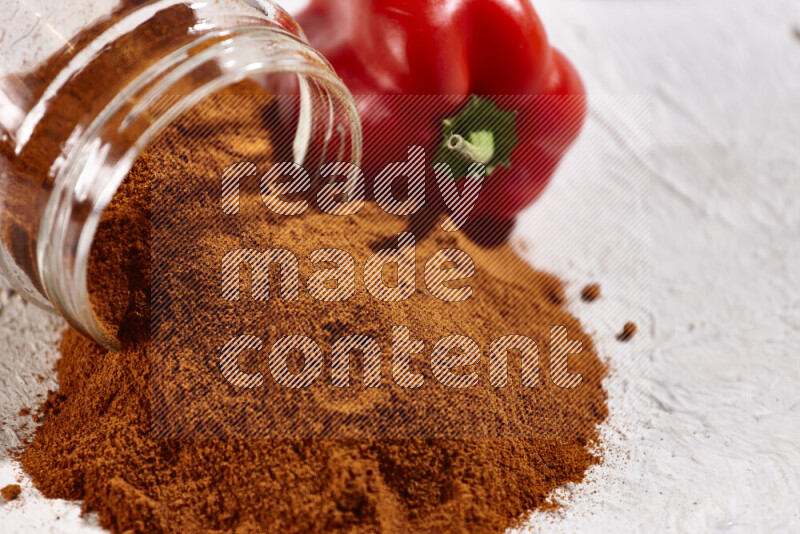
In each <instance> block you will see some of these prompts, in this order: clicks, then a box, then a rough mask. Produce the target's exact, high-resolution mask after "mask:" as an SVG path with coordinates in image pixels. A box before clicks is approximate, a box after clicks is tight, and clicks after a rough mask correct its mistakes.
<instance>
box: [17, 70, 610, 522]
mask: <svg viewBox="0 0 800 534" xmlns="http://www.w3.org/2000/svg"><path fill="white" fill-rule="evenodd" d="M244 89H246V87H245V88H244ZM242 90H243V87H242V86H240V87H238V88H236V89H234V90H232V91H234V92H241V91H242ZM224 101H225V100H224V99H222V100H215V99H213V98H212V99H210V100H208V101H207V102H205V103H204V104H203V105H201V107H200V108H199V109H196V110H194V111H193V112H192V113H190V114H189V115H188V118H186V121H188V122H184V123H183V124H182V123H181V121H178V122H177V123H176V124H175V125H173V126H172V127H170V128H168V129H167V130H166V131H165V132H164V134H163V135H162V136H161V138H160V139H159V140H157V141H156V142H155V143H154V144H153V146H152V147H151V148H150V149H148V150H147V151H146V152H145V153H144V154H142V156H141V157H140V159H139V160H138V161H137V163H136V164H135V165H134V167H133V169H132V171H131V173H130V175H129V177H128V179H127V180H126V182H125V184H123V186H122V188H121V189H120V191H119V193H118V194H117V197H116V198H115V200H114V202H113V203H112V205H111V206H110V208H109V209H108V210H107V212H106V214H105V215H104V218H103V221H102V223H101V226H100V229H99V231H98V235H97V238H96V241H95V248H94V251H93V254H92V258H91V268H90V294H91V296H92V300H93V302H95V304H96V312H97V314H98V316H99V317H100V318H101V320H102V321H103V322H104V323H105V324H107V325H109V328H115V326H114V325H116V324H121V325H122V326H121V328H120V330H119V337H120V339H121V342H122V345H123V350H122V351H121V352H119V353H110V352H107V351H105V350H103V349H102V348H100V347H98V346H97V345H95V344H94V343H93V342H91V341H89V340H87V339H84V338H83V337H81V336H80V335H79V334H78V333H77V332H75V331H74V330H68V331H67V332H66V333H65V334H64V337H63V341H62V345H61V353H62V358H61V360H60V362H59V364H58V377H59V381H60V391H59V392H57V393H53V394H51V395H50V397H49V398H48V400H47V402H46V403H45V405H44V406H43V407H42V408H41V411H42V412H43V415H44V422H43V423H42V425H41V426H40V427H39V428H38V429H37V432H36V435H35V438H34V440H33V442H32V443H31V444H30V445H29V446H28V448H27V449H26V450H25V451H24V453H23V454H22V463H23V467H24V468H25V470H26V471H27V472H28V473H29V474H30V475H31V477H32V478H33V480H34V482H35V484H36V486H37V487H38V488H39V489H40V490H41V491H42V492H43V493H44V494H45V495H46V496H48V497H53V498H65V499H83V502H84V509H85V510H86V511H96V512H97V513H98V514H99V517H100V523H101V524H102V525H103V526H105V527H107V528H110V529H111V530H113V531H115V532H183V533H186V532H213V531H235V532H323V531H324V532H328V531H347V532H374V531H384V532H399V531H411V532H417V531H420V532H431V531H437V530H438V531H444V532H502V531H503V530H505V529H506V528H507V527H509V526H510V525H514V524H517V523H518V522H519V521H521V520H524V518H525V515H526V513H527V512H528V511H530V510H532V509H536V508H551V507H553V506H554V505H552V504H550V503H548V501H547V497H548V495H549V494H550V493H551V492H552V491H553V490H554V489H556V488H558V487H560V486H563V485H564V484H566V483H568V482H573V483H574V482H579V481H580V480H582V478H583V477H584V474H585V472H586V470H587V469H588V468H589V467H590V466H591V465H593V464H595V463H596V462H597V461H598V459H597V458H596V457H595V456H594V455H593V454H592V452H591V448H592V445H593V443H595V441H596V439H597V428H596V425H597V424H599V423H601V422H602V421H603V420H604V419H605V417H606V415H607V408H606V404H605V401H606V395H605V392H604V390H603V389H602V385H601V381H602V378H603V377H604V376H605V372H606V368H605V365H604V364H603V362H602V361H601V360H600V359H599V357H598V356H597V355H596V353H595V352H594V348H593V344H592V341H591V339H590V338H589V337H588V336H587V335H586V334H585V333H584V332H583V330H582V329H581V326H580V323H579V322H578V321H577V320H576V319H575V318H574V317H572V316H571V315H570V314H569V313H568V312H567V311H566V309H565V303H564V296H563V291H562V288H561V284H560V283H559V282H558V281H557V280H556V279H554V278H553V277H551V276H549V275H546V274H543V273H540V272H536V271H533V270H531V269H530V268H528V267H527V266H525V265H524V264H523V262H522V261H520V260H519V259H517V258H516V257H515V256H514V255H513V253H512V252H511V251H510V250H509V249H508V248H507V247H499V248H497V249H494V250H484V249H480V248H478V247H477V246H475V245H472V244H470V243H469V242H468V241H467V240H466V238H464V237H463V236H461V235H452V234H450V235H448V234H444V232H441V231H440V230H438V229H437V230H436V231H434V232H432V233H431V234H430V235H428V236H426V237H424V238H423V237H422V236H418V242H417V246H418V249H419V254H420V256H422V257H427V256H428V255H429V254H430V252H431V251H433V250H437V249H440V248H445V247H450V246H454V247H456V248H461V249H463V250H466V251H467V252H468V253H469V254H470V255H471V256H472V258H473V259H474V260H475V263H476V266H477V273H476V279H475V284H474V285H475V287H476V291H475V298H474V299H471V300H469V301H466V302H465V303H461V304H460V305H459V306H457V307H449V308H448V307H447V306H446V305H444V304H443V303H441V301H437V300H436V299H433V298H431V297H430V296H425V295H422V291H419V293H420V296H419V297H417V296H416V295H415V297H414V298H416V299H417V300H415V301H414V303H412V304H413V305H412V304H409V306H407V307H405V308H404V307H402V306H400V307H392V308H391V311H390V312H385V313H384V312H383V311H380V310H378V309H377V308H376V307H374V306H373V307H370V304H369V303H370V300H369V298H368V297H367V296H365V295H364V291H363V284H362V285H361V286H359V287H360V292H357V294H356V295H355V296H354V297H353V299H352V302H348V304H347V305H346V306H342V305H341V304H340V305H339V306H336V307H325V306H323V305H321V304H319V303H318V302H315V301H312V300H311V299H308V298H305V297H304V298H303V299H301V302H300V303H299V306H298V303H295V304H294V307H291V308H290V307H288V305H287V303H285V302H284V301H282V300H281V299H270V301H269V302H268V303H267V304H268V307H266V308H264V307H263V305H264V304H265V303H259V305H261V306H262V307H261V308H256V307H254V308H253V309H254V310H255V309H261V311H262V314H261V315H260V316H258V317H255V318H253V319H252V321H253V324H256V323H258V322H260V323H261V324H262V325H263V324H270V325H273V327H274V328H277V329H281V328H283V329H291V328H303V329H305V330H301V331H302V332H304V333H308V335H309V336H310V337H312V338H313V339H315V340H317V341H318V342H319V343H320V344H321V345H323V346H329V344H330V342H331V340H332V339H333V338H335V337H336V336H337V335H339V334H341V333H343V332H345V331H348V330H349V329H352V330H355V331H358V332H361V331H372V330H375V331H376V338H377V337H379V336H380V335H381V334H382V333H385V332H386V331H387V330H390V329H391V324H393V323H392V321H398V322H396V323H394V324H409V325H410V326H411V327H412V330H413V331H414V333H415V335H416V337H418V338H420V339H423V340H425V342H426V347H427V348H428V350H429V348H430V346H431V345H432V343H433V342H435V340H436V339H438V338H439V337H441V336H442V335H443V334H447V333H452V332H458V331H463V332H466V333H468V334H470V335H472V336H473V337H474V338H475V339H476V341H478V343H479V344H480V345H481V346H482V347H483V346H485V344H486V343H487V341H488V340H490V339H491V338H492V336H493V335H494V336H495V337H496V334H497V333H498V332H499V333H501V334H506V333H511V332H513V333H521V334H526V335H530V336H531V337H533V338H535V339H541V340H543V341H544V340H546V336H545V332H547V329H548V328H549V326H550V325H564V326H567V328H568V329H569V333H570V337H571V338H572V339H579V340H581V341H582V343H583V353H582V354H581V356H580V357H578V358H575V359H574V360H576V361H575V365H576V366H577V367H578V368H579V369H580V371H581V372H582V374H583V376H584V383H583V384H582V385H581V389H580V395H577V396H575V397H569V400H570V402H567V401H565V400H564V399H565V397H559V396H558V393H559V392H558V391H557V390H556V389H555V386H553V385H552V384H549V385H548V384H547V383H546V381H543V384H542V386H541V387H540V388H538V389H537V390H536V391H535V392H534V393H532V395H533V397H531V398H530V399H528V403H525V404H520V405H514V406H512V408H513V410H512V411H514V412H515V417H518V419H517V420H516V421H517V423H518V424H520V423H521V424H530V425H536V426H538V427H541V428H551V427H552V428H553V429H554V431H553V433H552V435H550V436H547V435H545V437H542V438H537V439H394V440H381V439H369V440H357V441H355V440H354V441H344V440H310V439H306V440H289V439H270V440H266V439H259V440H256V439H224V440H215V439H197V440H154V439H152V438H151V430H152V427H153V420H152V419H151V410H150V402H151V388H152V386H153V384H152V382H151V361H150V358H149V334H150V321H149V318H150V315H149V308H148V305H149V292H148V288H149V285H150V272H151V271H150V265H149V260H150V247H149V237H150V235H151V234H150V232H151V228H150V214H151V206H150V190H149V184H150V178H151V177H152V176H153V175H154V173H168V174H169V175H173V176H174V177H175V183H176V185H175V188H176V191H177V192H176V194H180V195H181V198H183V199H184V200H185V206H186V209H187V213H195V214H196V220H197V221H198V224H199V225H201V226H202V225H203V221H204V219H205V217H206V216H210V215H211V214H212V213H214V210H219V206H220V203H219V169H220V168H222V167H224V166H225V165H226V164H228V163H229V162H230V161H239V160H242V159H248V158H249V159H251V160H252V161H254V162H258V160H259V158H260V159H261V160H262V161H264V160H265V159H270V158H271V157H272V155H271V154H270V152H269V146H268V143H267V142H266V141H265V139H268V138H269V131H270V122H269V120H268V118H269V117H268V116H269V115H270V113H269V111H268V107H269V106H268V105H266V106H265V107H264V113H263V114H258V113H256V114H253V113H249V114H247V115H248V116H249V117H251V119H253V117H255V118H254V119H253V120H255V121H256V122H257V123H258V124H259V125H260V126H258V127H253V124H252V123H250V124H248V125H245V124H238V123H237V119H235V114H231V113H230V110H226V109H224V105H223V102H224ZM232 117H234V118H232ZM220 120H223V121H230V122H229V124H227V127H226V128H214V129H212V130H213V131H214V132H219V133H215V134H213V135H212V134H204V136H198V135H197V134H196V132H199V131H203V132H208V131H210V130H209V129H208V128H205V129H204V128H199V127H198V128H187V124H193V125H195V126H196V125H198V124H202V123H203V121H220ZM259 121H260V122H259ZM193 132H195V133H193ZM198 147H202V150H200V149H199V148H198ZM248 151H251V152H250V153H248ZM243 195H244V196H245V198H244V199H243V201H242V209H243V211H244V210H246V209H247V206H248V205H250V203H252V204H257V203H258V201H259V200H258V191H257V188H256V189H255V190H254V191H251V192H250V197H247V193H246V192H244V193H243ZM247 198H249V199H250V200H249V201H248V199H247ZM262 209H263V206H262ZM264 211H266V210H264ZM209 219H210V217H209ZM330 220H331V218H330V216H327V215H324V214H321V213H319V212H316V211H313V210H309V212H308V213H307V214H305V215H304V216H302V217H296V218H289V219H287V218H285V217H281V218H277V217H272V216H269V215H264V217H263V218H262V219H261V221H262V223H263V227H262V228H261V230H262V231H263V233H264V234H265V235H269V236H272V237H271V239H272V241H271V242H273V241H274V243H275V245H276V246H277V245H281V244H287V243H288V244H290V245H291V248H292V250H293V251H294V252H295V253H296V254H297V255H298V256H299V257H307V252H308V250H311V249H314V248H319V247H320V246H322V245H330V244H333V245H336V244H341V245H342V248H344V249H347V250H349V251H351V253H352V254H353V256H354V257H355V258H356V261H357V263H361V265H363V263H362V262H363V261H364V260H365V259H366V257H365V256H364V254H367V253H368V251H369V250H370V246H371V244H372V243H374V242H376V241H380V240H381V239H386V238H390V237H391V236H392V235H396V234H397V233H398V232H400V231H402V230H403V227H402V221H399V220H397V221H395V222H393V223H390V222H388V219H387V218H386V217H384V216H382V215H381V212H380V210H378V209H377V208H376V207H375V206H372V205H369V204H368V205H367V206H366V207H365V208H364V209H362V210H361V212H359V214H358V215H357V216H353V217H345V218H343V219H342V223H341V224H339V225H331V224H330ZM198 235H200V236H202V242H201V243H198V246H197V249H198V250H199V249H214V248H215V247H216V248H219V249H221V250H222V249H225V248H229V247H230V239H231V236H224V235H218V234H217V233H215V232H212V231H210V230H209V231H208V232H207V233H203V231H202V228H201V230H200V233H199V234H198ZM304 269H306V270H305V271H303V272H302V273H301V274H302V276H301V279H305V277H306V276H307V274H308V270H307V267H304ZM186 276H187V277H190V278H191V280H192V282H193V283H195V282H197V283H199V284H200V285H202V284H204V283H208V284H211V283H218V273H216V272H215V273H213V274H212V273H205V272H197V273H186ZM417 280H418V284H421V281H420V277H417ZM215 281H216V282H215ZM191 308H192V303H190V302H174V303H172V310H173V312H174V313H173V315H174V316H175V317H176V318H179V317H180V314H182V313H189V311H190V310H191ZM209 313H210V312H209ZM162 326H163V325H162ZM250 326H251V325H250ZM269 337H270V338H272V335H270V336H269ZM543 349H544V347H543ZM384 354H387V352H386V350H384ZM181 357H184V356H183V355H182V356H181ZM185 358H186V359H187V360H191V358H192V355H191V354H188V355H185ZM546 364H547V352H546V350H543V354H542V368H543V369H547V366H546ZM253 365H257V362H255V363H253ZM570 365H571V366H572V365H573V361H572V360H571V361H570ZM482 376H484V377H485V375H482ZM478 394H480V393H476V395H478ZM322 400H323V401H324V400H325V399H322ZM485 400H486V401H487V402H488V397H487V398H486V399H485ZM334 404H335V403H334ZM349 406H350V407H352V406H353V405H349ZM516 412H519V413H516ZM555 429H559V430H560V431H558V432H556V430H555Z"/></svg>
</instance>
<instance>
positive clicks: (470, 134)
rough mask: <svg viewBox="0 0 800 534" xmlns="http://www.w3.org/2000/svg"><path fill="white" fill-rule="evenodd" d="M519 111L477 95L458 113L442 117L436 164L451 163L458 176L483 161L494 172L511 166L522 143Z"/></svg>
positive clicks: (462, 175)
mask: <svg viewBox="0 0 800 534" xmlns="http://www.w3.org/2000/svg"><path fill="white" fill-rule="evenodd" d="M516 118H517V112H516V111H514V110H510V111H503V110H502V109H500V108H498V107H497V104H495V103H494V102H493V101H492V100H491V99H490V98H481V97H478V96H475V95H473V96H472V97H470V99H469V101H468V102H467V104H466V105H465V106H464V107H463V108H462V109H461V111H460V112H459V113H458V114H457V115H456V116H454V117H450V118H447V119H444V120H443V121H442V141H441V143H440V144H439V147H438V148H437V149H436V158H435V159H434V164H436V163H444V164H446V165H449V166H450V169H451V170H452V171H453V176H454V177H455V178H456V179H458V178H462V177H464V176H467V175H469V173H470V168H471V166H472V165H473V164H475V163H480V164H481V165H483V166H484V170H485V171H486V174H485V176H489V175H491V174H492V173H493V172H494V171H495V170H496V169H497V167H498V166H500V165H503V166H505V167H508V168H510V167H511V153H512V152H513V151H514V148H515V147H516V146H517V144H518V143H519V138H518V137H517V131H516V129H517V119H516Z"/></svg>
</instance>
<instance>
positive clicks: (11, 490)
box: [0, 484, 22, 502]
mask: <svg viewBox="0 0 800 534" xmlns="http://www.w3.org/2000/svg"><path fill="white" fill-rule="evenodd" d="M20 493H22V488H20V487H19V484H9V485H8V486H6V487H4V488H3V489H0V495H2V497H3V499H5V500H6V502H8V501H13V500H14V499H16V498H17V497H19V494H20Z"/></svg>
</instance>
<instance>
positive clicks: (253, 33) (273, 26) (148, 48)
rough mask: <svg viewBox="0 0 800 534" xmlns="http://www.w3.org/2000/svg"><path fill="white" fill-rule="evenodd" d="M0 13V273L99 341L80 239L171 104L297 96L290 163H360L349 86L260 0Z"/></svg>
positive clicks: (107, 0) (97, 0) (15, 5)
mask: <svg viewBox="0 0 800 534" xmlns="http://www.w3.org/2000/svg"><path fill="white" fill-rule="evenodd" d="M0 12H3V13H4V20H3V22H2V25H3V32H2V34H0V35H2V37H0V50H2V52H0V272H1V273H2V274H3V275H4V276H5V277H6V279H7V280H8V281H9V282H10V283H11V284H12V286H13V287H14V288H15V289H16V290H17V291H18V292H19V293H21V294H22V295H24V296H25V297H26V298H27V299H28V300H30V301H32V302H34V303H36V304H39V305H41V306H44V307H46V308H50V309H53V310H55V311H57V312H59V313H60V314H62V315H63V316H64V317H65V318H66V319H67V320H68V321H69V322H70V323H71V324H72V325H73V326H74V327H76V328H77V329H78V330H80V331H82V332H84V333H85V334H86V335H88V336H90V337H91V338H93V339H94V340H95V341H97V342H99V343H101V344H103V345H105V346H107V347H111V348H113V347H115V346H116V340H115V339H111V338H110V337H109V336H108V334H107V333H106V331H105V330H104V329H103V328H101V326H100V325H99V323H98V320H97V318H96V317H95V314H94V313H93V312H92V306H91V304H90V300H89V296H88V291H87V265H88V259H89V252H90V249H91V246H92V240H93V238H94V235H95V231H96V229H97V226H98V222H99V220H100V217H101V215H102V214H103V211H104V209H105V208H106V207H107V206H108V204H109V202H110V200H111V198H112V197H113V195H114V193H115V192H116V190H117V188H118V187H119V185H120V183H121V182H122V180H123V179H124V178H125V176H126V175H127V173H128V171H129V170H130V168H131V166H132V164H133V162H134V161H135V160H136V158H137V155H138V154H140V153H141V152H142V150H144V149H145V148H146V147H147V145H148V144H149V142H150V141H152V140H153V139H154V138H155V136H157V134H158V133H159V132H160V131H162V130H163V128H164V127H165V126H166V125H167V124H169V123H170V122H171V121H172V120H174V119H175V118H176V117H178V116H179V115H180V114H181V113H182V112H184V111H186V110H187V109H189V108H190V107H191V106H193V105H194V104H196V103H197V102H199V101H200V100H201V99H202V98H204V97H205V96H208V95H210V94H211V93H213V92H214V91H217V90H219V89H221V88H223V87H226V86H228V85H231V84H233V83H237V82H240V81H242V80H245V79H248V80H253V81H256V82H257V83H259V84H260V85H262V86H264V87H265V88H268V89H269V90H270V91H274V90H276V88H280V89H279V90H280V91H282V92H289V93H291V94H293V95H294V96H296V97H297V98H296V102H297V105H296V106H295V108H296V109H294V110H293V111H292V116H291V117H292V120H293V126H292V128H293V131H290V132H288V134H289V135H290V136H292V138H293V142H292V144H291V147H292V150H293V156H294V159H295V161H296V162H298V163H300V164H304V163H308V164H309V165H310V164H314V165H316V164H320V163H323V162H324V161H349V162H353V163H356V164H358V163H359V162H360V157H361V127H360V123H359V119H358V115H357V112H356V108H355V104H354V101H353V99H352V96H351V94H350V93H349V92H348V90H347V88H346V87H345V86H344V84H343V83H342V81H341V80H340V79H339V78H338V77H337V76H336V75H335V73H334V72H333V70H332V68H331V66H330V65H329V64H328V62H327V61H326V60H325V59H324V58H323V57H322V56H321V54H319V53H318V52H316V51H315V50H313V49H312V48H311V47H310V45H309V44H308V42H307V41H306V40H305V37H304V36H303V33H302V31H301V29H300V28H299V27H298V25H297V24H296V23H295V22H294V20H293V19H292V18H291V17H290V16H289V15H288V14H287V13H286V12H285V11H283V10H282V9H281V8H279V7H278V6H277V5H275V4H274V3H272V1H271V0H213V1H212V0H198V1H191V0H187V1H180V0H93V1H92V2H86V3H77V2H76V3H75V5H72V6H65V5H64V4H63V3H56V2H52V1H51V0H0ZM167 96H169V98H170V99H169V103H170V104H169V105H168V106H165V105H154V104H155V103H157V102H160V101H163V99H164V98H165V97H167ZM286 134H287V132H282V135H286ZM312 145H314V146H313V147H312ZM311 154H316V155H322V156H321V159H320V161H313V162H309V161H307V160H308V159H309V158H310V157H311V156H310V155H311Z"/></svg>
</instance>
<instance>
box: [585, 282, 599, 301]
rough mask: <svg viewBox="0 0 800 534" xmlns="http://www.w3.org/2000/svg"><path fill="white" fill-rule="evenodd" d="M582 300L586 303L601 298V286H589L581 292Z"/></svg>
mask: <svg viewBox="0 0 800 534" xmlns="http://www.w3.org/2000/svg"><path fill="white" fill-rule="evenodd" d="M581 298H582V299H583V300H584V301H586V302H594V301H596V300H597V299H599V298H600V285H599V284H589V285H588V286H586V287H584V288H583V291H581Z"/></svg>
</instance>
